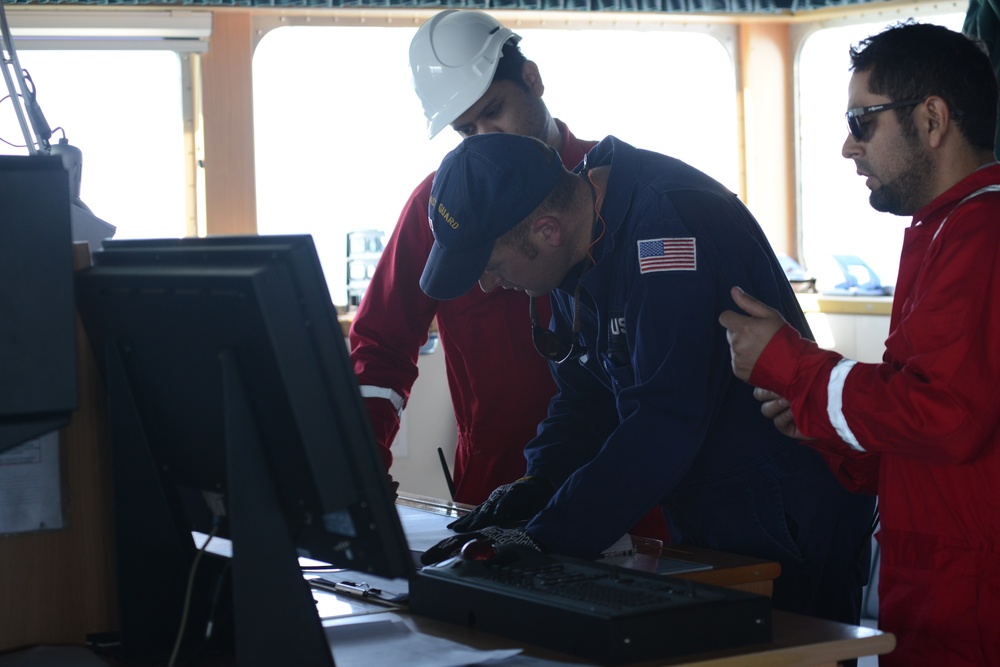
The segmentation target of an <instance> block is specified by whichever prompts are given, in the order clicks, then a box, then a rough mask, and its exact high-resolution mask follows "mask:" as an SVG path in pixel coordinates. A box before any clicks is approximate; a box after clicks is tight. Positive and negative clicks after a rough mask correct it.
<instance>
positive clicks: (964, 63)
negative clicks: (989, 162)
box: [851, 21, 997, 151]
mask: <svg viewBox="0 0 1000 667" xmlns="http://www.w3.org/2000/svg"><path fill="white" fill-rule="evenodd" d="M851 70H853V71H854V72H870V73H871V77H870V78H869V80H868V88H869V90H870V91H871V92H872V93H875V94H877V95H884V96H886V97H888V98H889V99H890V100H892V101H900V100H914V99H920V98H923V97H927V96H928V95H937V96H939V97H941V98H942V99H944V101H945V102H947V103H948V106H949V108H950V109H951V113H952V118H953V119H955V123H956V125H957V126H958V128H959V130H960V131H961V132H962V134H963V135H964V136H965V138H966V140H967V141H968V142H969V143H970V144H972V145H973V146H978V147H980V148H988V149H990V150H991V151H992V150H993V143H994V135H995V133H996V121H997V79H996V75H995V74H994V73H993V67H992V65H991V64H990V59H989V55H988V54H987V49H986V45H985V44H984V43H983V42H982V41H981V40H978V39H974V38H970V37H967V36H966V35H963V34H962V33H959V32H955V31H953V30H949V29H948V28H945V27H942V26H938V25H931V24H928V23H916V22H913V21H906V22H904V23H897V24H895V25H892V26H890V27H889V28H887V29H885V30H884V31H882V32H880V33H879V34H877V35H873V36H871V37H868V38H867V39H864V40H862V41H861V42H860V43H859V44H858V45H857V46H853V47H851ZM911 112H912V109H911V108H904V109H897V110H896V113H897V116H898V117H899V118H900V120H902V119H903V118H904V117H905V116H906V115H908V114H909V113H911Z"/></svg>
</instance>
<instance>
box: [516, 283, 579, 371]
mask: <svg viewBox="0 0 1000 667" xmlns="http://www.w3.org/2000/svg"><path fill="white" fill-rule="evenodd" d="M579 298H580V285H579V284H577V286H576V291H575V293H574V297H573V341H572V342H571V343H570V345H569V349H566V346H565V345H564V344H563V342H562V340H560V339H559V336H557V335H556V332H555V331H551V330H550V329H543V328H542V327H541V325H540V324H539V323H538V306H536V305H535V297H531V299H530V300H529V304H528V312H529V313H530V314H531V342H532V343H534V344H535V351H536V352H538V354H540V355H542V356H543V357H545V358H546V359H548V360H549V361H554V362H555V363H557V364H561V363H563V362H565V361H573V360H575V359H579V358H580V357H582V356H583V355H584V353H585V352H586V351H587V348H585V347H584V346H583V341H581V340H580V314H579V312H578V311H577V309H576V301H577V300H578V299H579Z"/></svg>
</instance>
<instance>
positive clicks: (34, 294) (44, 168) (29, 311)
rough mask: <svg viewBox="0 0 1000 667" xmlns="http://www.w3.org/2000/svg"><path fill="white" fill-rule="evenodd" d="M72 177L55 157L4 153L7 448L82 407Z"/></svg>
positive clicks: (3, 442)
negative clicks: (79, 399)
mask: <svg viewBox="0 0 1000 667" xmlns="http://www.w3.org/2000/svg"><path fill="white" fill-rule="evenodd" d="M76 403H77V388H76V323H75V319H74V312H73V241H72V232H71V226H70V199H69V176H68V175H67V174H66V170H65V169H64V168H63V166H62V160H60V159H59V158H57V157H49V156H31V157H16V156H0V452H3V451H4V450H6V449H9V448H10V447H13V446H15V445H19V444H21V443H23V442H25V441H27V440H30V439H33V438H36V437H38V436H40V435H44V434H45V433H47V432H49V431H53V430H55V429H57V428H59V427H60V426H62V425H64V424H65V423H66V422H67V421H69V417H70V414H71V413H72V411H73V410H74V409H76Z"/></svg>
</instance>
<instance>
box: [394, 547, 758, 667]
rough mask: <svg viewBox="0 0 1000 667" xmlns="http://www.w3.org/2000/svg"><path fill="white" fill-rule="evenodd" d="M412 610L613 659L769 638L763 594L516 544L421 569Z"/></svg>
mask: <svg viewBox="0 0 1000 667" xmlns="http://www.w3.org/2000/svg"><path fill="white" fill-rule="evenodd" d="M409 605H410V611H411V612H412V613H414V614H418V615H423V616H427V617H430V618H435V619H439V620H443V621H447V622H450V623H455V624H457V625H462V626H468V627H471V628H475V629H478V630H482V631H484V632H490V633H493V634H497V635H502V636H506V637H510V638H512V639H516V640H519V641H525V642H529V643H531V644H534V645H536V646H541V647H544V648H548V649H552V650H555V651H560V652H562V653H567V654H570V655H574V656H577V657H580V658H584V659H586V660H594V661H597V662H599V663H601V664H606V665H617V664H623V663H631V662H638V661H642V660H650V659H656V658H667V657H673V656H680V655H685V654H689V653H699V652H706V651H715V650H721V649H727V648H734V647H738V646H744V645H749V644H757V643H765V642H769V641H770V640H771V606H770V600H769V599H768V598H766V597H763V596H759V595H754V594H752V593H746V592H743V591H737V590H733V589H728V588H719V587H715V586H708V585H705V584H699V583H696V582H693V581H685V580H680V579H673V578H669V577H664V576H658V575H652V574H646V573H643V572H637V571H635V570H628V569H622V568H619V567H615V566H611V565H607V564H603V563H595V562H590V561H583V560H578V559H573V558H567V557H562V556H553V555H543V554H540V553H538V552H536V551H533V550H526V549H523V548H519V547H514V546H513V545H508V546H504V547H500V548H499V550H498V552H497V554H496V556H495V557H494V558H492V559H489V560H467V559H462V558H453V559H450V560H447V561H444V562H443V563H439V564H437V565H433V566H428V567H425V568H423V569H422V570H420V571H418V572H417V573H416V575H415V577H414V579H413V580H412V581H411V582H410V596H409Z"/></svg>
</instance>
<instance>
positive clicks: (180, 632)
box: [167, 517, 221, 667]
mask: <svg viewBox="0 0 1000 667" xmlns="http://www.w3.org/2000/svg"><path fill="white" fill-rule="evenodd" d="M220 524H221V521H219V519H218V517H216V520H215V522H214V525H213V526H212V532H210V533H209V534H208V538H206V539H205V543H204V544H202V545H201V548H200V549H198V553H196V554H195V556H194V560H192V561H191V571H190V572H189V573H188V582H187V590H186V591H185V592H184V611H183V612H182V613H181V624H180V627H179V628H178V629H177V639H175V640H174V650H173V652H172V653H171V654H170V660H169V661H168V662H167V667H174V665H175V664H176V662H177V654H178V653H180V650H181V641H182V640H183V639H184V626H186V625H187V617H188V612H190V611H191V597H192V595H193V593H194V577H195V574H196V573H197V571H198V563H199V561H201V557H202V555H203V554H204V553H205V549H207V548H208V543H209V542H211V541H212V538H213V537H215V535H216V534H217V533H218V532H219V525H220Z"/></svg>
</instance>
